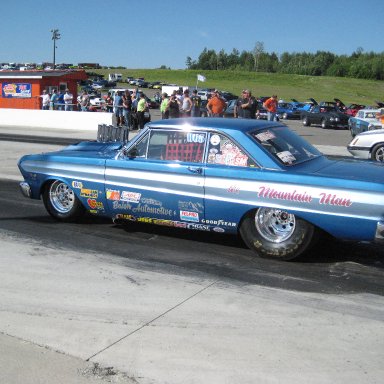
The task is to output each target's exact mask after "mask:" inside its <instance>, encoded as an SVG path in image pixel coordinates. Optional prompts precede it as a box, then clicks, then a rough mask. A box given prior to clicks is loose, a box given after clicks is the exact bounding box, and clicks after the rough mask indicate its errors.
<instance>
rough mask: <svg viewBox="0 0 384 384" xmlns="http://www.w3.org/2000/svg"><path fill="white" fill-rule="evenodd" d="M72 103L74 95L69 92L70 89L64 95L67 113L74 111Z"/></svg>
mask: <svg viewBox="0 0 384 384" xmlns="http://www.w3.org/2000/svg"><path fill="white" fill-rule="evenodd" d="M72 101H73V95H72V93H70V92H69V89H68V88H67V89H66V90H65V94H64V104H65V110H66V111H72Z"/></svg>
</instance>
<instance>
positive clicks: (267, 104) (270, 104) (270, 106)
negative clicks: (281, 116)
mask: <svg viewBox="0 0 384 384" xmlns="http://www.w3.org/2000/svg"><path fill="white" fill-rule="evenodd" d="M263 107H264V108H265V109H266V110H267V111H268V120H269V121H274V120H277V119H276V111H277V95H272V97H270V98H269V99H268V100H266V101H264V103H263Z"/></svg>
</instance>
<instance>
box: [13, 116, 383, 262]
mask: <svg viewBox="0 0 384 384" xmlns="http://www.w3.org/2000/svg"><path fill="white" fill-rule="evenodd" d="M18 165H19V168H20V171H21V173H22V175H23V177H24V181H23V182H22V183H21V184H20V186H21V190H22V192H23V194H24V195H25V196H28V197H30V198H33V199H40V198H42V199H43V202H44V205H45V207H46V209H47V211H48V213H49V214H50V215H52V216H53V217H54V218H55V219H58V220H62V221H74V220H76V219H78V218H79V217H80V216H81V215H83V214H84V213H85V211H88V212H90V213H92V214H94V215H103V216H107V217H110V218H111V219H113V220H115V221H119V222H120V221H123V222H127V223H129V222H143V223H151V224H158V225H163V226H168V227H174V228H185V229H190V230H201V231H213V232H218V233H224V234H225V233H232V234H237V233H239V234H240V235H241V237H242V238H243V240H244V242H245V243H246V244H247V245H248V247H249V248H251V249H252V250H253V251H254V252H255V253H256V254H257V255H258V256H261V257H266V258H272V259H279V260H290V259H293V258H295V257H297V256H298V255H300V254H302V253H303V252H305V251H307V250H309V249H310V247H311V246H313V245H314V244H315V242H316V241H317V240H318V239H319V236H320V235H321V234H322V233H324V232H327V233H329V234H331V235H333V236H335V237H337V238H341V239H349V240H354V241H369V242H382V241H383V240H384V183H383V166H382V164H379V163H367V162H363V161H360V160H352V159H351V160H348V161H347V160H338V161H335V160H330V159H328V158H327V157H325V156H323V155H322V154H321V153H320V152H319V151H318V150H317V149H316V148H314V147H313V146H312V145H311V144H309V143H308V142H306V141H305V140H304V139H302V138H301V137H300V136H298V135H296V134H295V133H294V132H292V131H291V130H290V129H289V128H288V127H287V126H285V125H284V124H281V123H278V122H265V121H258V120H251V119H215V118H210V119H206V118H189V119H173V120H160V121H156V122H152V123H148V124H147V125H146V127H145V129H144V130H142V131H141V132H140V133H139V134H138V135H137V136H136V137H135V138H134V139H133V140H131V141H128V142H126V143H124V142H121V141H115V142H99V141H93V142H80V143H78V144H75V145H71V146H69V147H67V148H64V149H63V150H61V151H57V152H52V153H43V154H38V155H27V156H24V157H22V158H21V159H20V161H19V163H18Z"/></svg>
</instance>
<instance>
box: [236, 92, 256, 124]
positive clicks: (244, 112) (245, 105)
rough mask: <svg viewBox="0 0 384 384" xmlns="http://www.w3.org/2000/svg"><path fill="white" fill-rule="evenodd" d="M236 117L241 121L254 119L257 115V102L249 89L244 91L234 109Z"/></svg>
mask: <svg viewBox="0 0 384 384" xmlns="http://www.w3.org/2000/svg"><path fill="white" fill-rule="evenodd" d="M233 113H234V117H238V118H239V119H254V118H255V114H256V100H255V99H254V98H253V97H252V96H251V92H250V91H249V90H248V89H244V90H243V92H242V93H241V97H240V98H239V99H238V100H237V102H236V105H235V108H234V112H233Z"/></svg>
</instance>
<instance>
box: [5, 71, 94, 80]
mask: <svg viewBox="0 0 384 384" xmlns="http://www.w3.org/2000/svg"><path fill="white" fill-rule="evenodd" d="M66 75H70V76H71V77H72V78H77V79H79V80H82V79H86V78H87V77H88V76H87V74H86V73H85V71H84V70H82V69H81V70H73V69H69V70H45V71H44V70H29V71H18V70H9V71H8V70H5V71H4V70H3V71H0V79H15V78H18V79H42V78H44V77H62V76H66Z"/></svg>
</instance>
